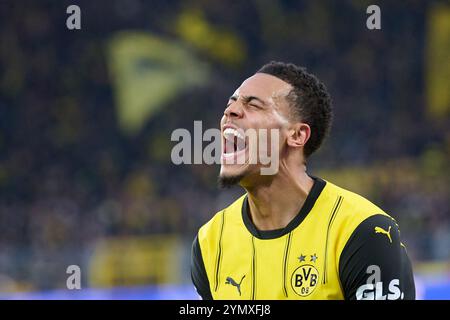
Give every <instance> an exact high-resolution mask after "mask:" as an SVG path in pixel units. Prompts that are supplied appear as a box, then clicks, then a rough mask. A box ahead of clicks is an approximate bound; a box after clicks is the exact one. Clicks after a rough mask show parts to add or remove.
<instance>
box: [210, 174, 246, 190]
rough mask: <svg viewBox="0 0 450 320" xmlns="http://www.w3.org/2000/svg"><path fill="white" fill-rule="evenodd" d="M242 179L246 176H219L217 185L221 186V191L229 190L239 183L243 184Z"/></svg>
mask: <svg viewBox="0 0 450 320" xmlns="http://www.w3.org/2000/svg"><path fill="white" fill-rule="evenodd" d="M242 178H244V174H239V175H235V176H225V177H224V176H219V178H218V179H217V184H218V185H219V188H221V189H229V188H231V187H233V186H235V185H237V184H238V183H239V182H241V180H242Z"/></svg>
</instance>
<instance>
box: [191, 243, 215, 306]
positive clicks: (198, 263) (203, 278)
mask: <svg viewBox="0 0 450 320" xmlns="http://www.w3.org/2000/svg"><path fill="white" fill-rule="evenodd" d="M191 278H192V282H193V283H194V286H195V288H196V290H197V293H198V294H199V295H200V297H201V298H202V299H203V300H212V295H211V290H210V287H209V280H208V276H207V274H206V269H205V265H204V263H203V258H202V252H201V249H200V243H199V242H198V236H196V237H195V239H194V242H193V243H192V252H191Z"/></svg>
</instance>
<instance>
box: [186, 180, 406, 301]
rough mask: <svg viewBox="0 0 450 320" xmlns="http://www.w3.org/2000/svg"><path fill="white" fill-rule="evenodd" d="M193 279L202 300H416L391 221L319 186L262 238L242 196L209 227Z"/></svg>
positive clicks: (202, 233) (198, 244)
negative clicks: (285, 221) (292, 215)
mask: <svg viewBox="0 0 450 320" xmlns="http://www.w3.org/2000/svg"><path fill="white" fill-rule="evenodd" d="M191 275H192V280H193V282H194V285H195V287H196V289H197V292H198V293H199V295H200V296H201V297H202V298H203V299H358V300H360V299H369V300H370V299H371V300H397V299H414V298H415V287H414V279H413V273H412V268H411V263H410V261H409V259H408V256H407V254H406V249H405V247H404V245H403V244H402V243H401V241H400V231H399V228H398V225H397V223H396V222H395V220H394V219H393V218H391V217H390V216H389V215H387V214H386V213H384V212H383V211H382V210H381V209H380V208H378V207H377V206H376V205H374V204H372V203H371V202H370V201H368V200H366V199H365V198H363V197H361V196H359V195H357V194H355V193H352V192H350V191H347V190H344V189H342V188H340V187H338V186H336V185H333V184H332V183H330V182H327V181H324V180H322V179H320V178H314V185H313V187H312V189H311V191H310V193H309V194H308V197H307V198H306V200H305V202H304V204H303V207H302V208H301V210H300V212H299V213H298V215H297V216H296V217H295V218H294V219H293V220H292V221H291V222H290V223H289V224H288V225H287V226H286V227H285V228H283V229H278V230H271V231H260V230H257V229H256V227H255V226H254V224H253V223H252V221H251V218H250V213H249V205H248V200H247V196H246V195H243V196H242V197H240V198H239V199H238V200H236V201H235V202H234V203H233V204H231V205H230V206H229V207H227V208H226V209H224V210H222V211H220V212H218V213H217V214H216V215H215V216H214V217H213V218H212V219H211V220H210V221H209V222H208V223H206V224H205V225H203V226H202V227H201V228H200V230H199V232H198V235H197V237H196V238H195V240H194V243H193V247H192V259H191Z"/></svg>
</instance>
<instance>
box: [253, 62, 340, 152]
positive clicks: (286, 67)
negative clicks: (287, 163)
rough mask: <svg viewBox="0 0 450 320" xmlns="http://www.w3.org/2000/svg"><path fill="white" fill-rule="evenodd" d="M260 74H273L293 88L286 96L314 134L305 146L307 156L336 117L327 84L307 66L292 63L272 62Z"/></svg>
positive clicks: (318, 145)
mask: <svg viewBox="0 0 450 320" xmlns="http://www.w3.org/2000/svg"><path fill="white" fill-rule="evenodd" d="M257 73H266V74H270V75H272V76H275V77H277V78H279V79H281V80H283V81H285V82H287V83H289V84H290V85H291V86H292V87H293V88H292V90H291V91H290V92H289V94H288V95H287V96H286V99H287V101H288V102H289V104H290V105H291V106H292V107H293V108H292V111H293V116H294V118H295V119H299V120H301V121H302V122H304V123H307V124H308V125H309V126H310V127H311V136H310V138H309V140H308V141H307V142H306V144H305V147H304V149H303V151H304V156H305V158H307V157H309V156H310V155H311V154H312V153H313V152H314V151H316V150H317V149H318V148H319V147H320V145H321V144H322V142H323V140H324V139H325V137H326V136H327V135H328V132H329V130H330V127H331V122H332V119H333V111H332V103H331V97H330V94H329V93H328V91H327V88H326V86H325V85H324V84H323V83H322V82H321V81H320V80H319V79H317V77H316V76H315V75H313V74H310V73H308V72H307V71H306V68H303V67H299V66H296V65H295V64H292V63H284V62H277V61H271V62H269V63H268V64H265V65H264V66H263V67H262V68H261V69H259V70H258V71H257Z"/></svg>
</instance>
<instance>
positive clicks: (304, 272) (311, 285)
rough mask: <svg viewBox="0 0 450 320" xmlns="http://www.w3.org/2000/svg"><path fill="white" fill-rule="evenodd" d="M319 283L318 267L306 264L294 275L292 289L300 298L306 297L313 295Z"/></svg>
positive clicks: (296, 270)
mask: <svg viewBox="0 0 450 320" xmlns="http://www.w3.org/2000/svg"><path fill="white" fill-rule="evenodd" d="M318 282H319V272H318V271H317V269H316V267H314V266H313V265H310V264H305V265H302V266H300V267H298V268H297V269H295V271H294V273H292V277H291V285H292V289H293V290H294V291H295V293H297V294H298V295H299V296H302V297H306V296H309V295H310V294H311V293H313V291H314V289H316V287H317V284H318Z"/></svg>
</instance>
